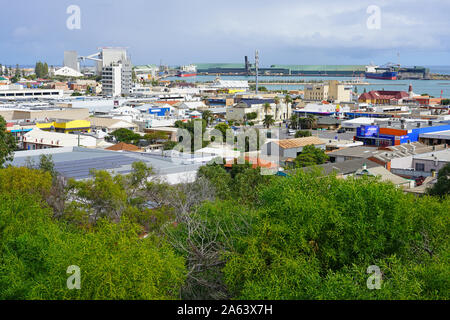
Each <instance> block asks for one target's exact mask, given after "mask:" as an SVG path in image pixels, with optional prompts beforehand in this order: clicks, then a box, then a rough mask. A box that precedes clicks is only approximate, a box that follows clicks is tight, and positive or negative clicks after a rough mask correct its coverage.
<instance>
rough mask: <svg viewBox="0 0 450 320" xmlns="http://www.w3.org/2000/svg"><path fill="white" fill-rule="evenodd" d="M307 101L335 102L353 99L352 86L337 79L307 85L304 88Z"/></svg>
mask: <svg viewBox="0 0 450 320" xmlns="http://www.w3.org/2000/svg"><path fill="white" fill-rule="evenodd" d="M304 99H305V100H306V101H332V102H335V103H341V102H350V101H352V87H351V86H349V85H346V84H342V83H340V82H339V81H337V80H330V81H328V82H327V83H324V84H316V85H306V86H305V90H304Z"/></svg>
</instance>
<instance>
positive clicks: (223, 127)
mask: <svg viewBox="0 0 450 320" xmlns="http://www.w3.org/2000/svg"><path fill="white" fill-rule="evenodd" d="M214 129H216V130H219V131H220V132H221V133H222V137H223V142H225V141H227V131H228V130H230V129H231V127H230V126H229V125H228V124H226V123H225V122H221V123H219V124H218V125H217V126H215V127H214Z"/></svg>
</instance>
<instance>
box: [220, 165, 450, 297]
mask: <svg viewBox="0 0 450 320" xmlns="http://www.w3.org/2000/svg"><path fill="white" fill-rule="evenodd" d="M258 208H259V209H258V215H257V216H258V219H257V220H256V221H255V222H254V223H253V227H252V230H251V232H249V233H248V234H247V235H246V236H243V237H241V238H240V239H241V240H240V241H238V242H237V243H236V244H234V247H233V249H234V250H232V252H230V254H229V255H228V259H227V264H226V267H225V268H224V279H225V282H226V284H227V285H228V289H229V290H230V291H231V294H232V296H233V297H234V298H235V299H244V300H246V299H251V300H254V299H257V300H258V299H262V300H265V299H308V300H309V299H320V300H322V299H332V300H335V299H448V295H449V290H448V288H449V285H450V280H449V279H450V278H449V277H448V267H445V266H446V264H447V263H448V253H449V251H448V250H449V239H448V230H449V228H450V219H449V218H450V216H449V215H450V201H449V199H446V200H444V201H443V202H439V201H436V200H434V199H433V198H431V197H424V198H420V199H417V198H414V197H413V196H410V195H405V194H403V192H402V191H401V190H398V189H397V188H396V187H395V186H394V185H393V184H389V183H380V182H378V181H377V179H374V178H364V179H352V178H349V179H339V178H337V177H335V176H327V177H323V176H321V175H319V174H317V173H308V174H306V173H303V172H298V173H297V174H296V175H293V176H291V177H290V178H282V179H276V180H274V181H272V183H271V184H270V185H267V187H266V188H264V189H262V190H261V191H260V193H259V200H258ZM245 210H246V209H244V208H243V209H242V211H245ZM373 265H376V266H379V267H380V269H381V272H382V282H381V286H382V287H381V290H369V289H368V287H367V279H368V278H369V276H370V275H368V274H367V273H366V271H367V269H368V267H369V266H373Z"/></svg>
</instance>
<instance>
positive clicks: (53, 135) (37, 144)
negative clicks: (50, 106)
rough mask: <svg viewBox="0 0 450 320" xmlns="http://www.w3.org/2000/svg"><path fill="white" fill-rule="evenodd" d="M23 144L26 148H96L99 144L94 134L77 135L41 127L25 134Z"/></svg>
mask: <svg viewBox="0 0 450 320" xmlns="http://www.w3.org/2000/svg"><path fill="white" fill-rule="evenodd" d="M22 145H23V147H22V148H23V149H24V150H39V149H51V148H61V147H75V146H83V147H90V148H95V147H96V146H97V139H96V138H95V137H93V136H87V135H82V134H77V135H75V134H66V133H59V132H47V131H43V130H41V129H39V128H34V129H33V130H31V131H29V132H27V133H26V134H24V135H23V140H22Z"/></svg>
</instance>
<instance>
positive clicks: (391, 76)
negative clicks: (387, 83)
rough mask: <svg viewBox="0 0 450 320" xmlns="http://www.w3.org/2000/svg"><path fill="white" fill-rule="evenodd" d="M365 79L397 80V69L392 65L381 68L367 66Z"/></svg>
mask: <svg viewBox="0 0 450 320" xmlns="http://www.w3.org/2000/svg"><path fill="white" fill-rule="evenodd" d="M366 79H379V80H397V79H398V68H396V67H395V66H393V65H387V66H382V67H378V66H367V67H366Z"/></svg>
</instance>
